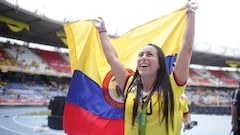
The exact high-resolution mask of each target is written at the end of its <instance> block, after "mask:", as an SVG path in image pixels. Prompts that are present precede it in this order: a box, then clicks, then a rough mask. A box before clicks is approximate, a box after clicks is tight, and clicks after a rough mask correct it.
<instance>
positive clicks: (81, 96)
mask: <svg viewBox="0 0 240 135" xmlns="http://www.w3.org/2000/svg"><path fill="white" fill-rule="evenodd" d="M185 21H186V11H185V8H182V9H179V10H176V11H174V12H172V13H170V14H168V15H165V16H162V17H160V18H157V19H155V20H152V21H150V22H148V23H145V24H143V25H141V26H138V27H136V28H133V29H131V30H130V31H128V32H127V33H125V34H124V35H123V36H121V37H119V38H111V42H112V44H113V45H114V47H115V49H116V50H117V53H118V55H119V59H120V60H121V61H122V63H123V64H124V65H125V67H126V69H127V70H128V71H129V72H130V73H131V74H134V72H133V71H135V69H136V64H137V62H136V58H137V54H138V52H139V50H140V48H141V47H142V46H143V45H145V44H148V43H153V44H156V45H159V46H160V47H161V48H162V49H163V51H164V53H165V55H166V59H167V61H168V64H169V65H170V66H169V67H171V65H172V63H173V61H174V55H175V54H176V53H177V51H178V50H179V47H180V43H181V39H182V35H183V31H184V27H185ZM64 30H65V33H66V37H67V42H68V48H69V54H70V55H69V57H70V62H71V69H72V72H73V76H72V79H71V82H70V88H69V92H68V95H67V99H66V103H65V107H64V116H63V129H64V131H65V132H66V133H67V134H68V135H123V130H124V129H123V127H124V126H123V124H124V122H123V114H124V113H123V99H122V96H121V94H120V93H119V88H118V87H117V85H116V82H115V79H114V77H113V75H112V73H111V69H110V66H109V65H108V63H107V61H106V58H105V56H104V54H103V50H102V47H101V42H100V37H99V33H98V31H97V29H96V28H95V27H94V25H93V24H92V22H91V21H76V22H73V23H69V24H66V25H65V26H64ZM169 70H171V68H169Z"/></svg>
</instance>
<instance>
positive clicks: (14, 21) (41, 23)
mask: <svg viewBox="0 0 240 135" xmlns="http://www.w3.org/2000/svg"><path fill="white" fill-rule="evenodd" d="M6 24H7V25H6ZM16 25H17V26H16ZM9 27H11V28H12V29H13V30H12V29H10V28H9ZM20 27H23V29H22V30H21V31H19V32H14V31H16V30H17V29H18V28H19V29H20ZM61 33H64V30H63V23H60V22H57V21H55V20H52V19H50V18H47V17H45V16H40V15H37V14H36V13H32V12H29V11H27V10H25V9H22V8H20V7H18V6H17V5H13V4H11V3H9V2H7V1H5V0H1V1H0V36H2V37H7V38H11V39H17V40H22V41H27V42H32V43H38V44H45V45H51V46H56V47H60V48H67V46H66V45H65V44H64V42H63V41H62V39H61V38H64V37H63V35H62V34H61Z"/></svg>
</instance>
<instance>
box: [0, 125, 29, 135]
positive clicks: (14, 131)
mask: <svg viewBox="0 0 240 135" xmlns="http://www.w3.org/2000/svg"><path fill="white" fill-rule="evenodd" d="M0 127H1V128H3V129H5V130H8V131H10V132H13V133H16V134H19V135H27V134H24V133H22V132H19V131H17V130H13V129H10V128H7V127H4V126H3V125H0Z"/></svg>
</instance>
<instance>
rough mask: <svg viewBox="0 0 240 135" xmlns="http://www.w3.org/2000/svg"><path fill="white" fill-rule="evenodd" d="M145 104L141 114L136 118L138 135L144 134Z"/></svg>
mask: <svg viewBox="0 0 240 135" xmlns="http://www.w3.org/2000/svg"><path fill="white" fill-rule="evenodd" d="M146 119H147V104H143V107H142V112H141V113H140V114H139V116H138V128H139V129H138V131H139V135H145V134H146Z"/></svg>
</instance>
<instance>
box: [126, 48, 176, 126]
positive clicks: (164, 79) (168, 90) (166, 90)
mask: <svg viewBox="0 0 240 135" xmlns="http://www.w3.org/2000/svg"><path fill="white" fill-rule="evenodd" d="M147 45H149V46H153V47H154V48H156V50H157V55H158V60H159V65H160V68H159V69H158V71H157V79H156V80H155V84H154V86H153V89H152V91H151V92H150V94H149V95H150V96H151V95H152V94H153V92H154V91H157V92H158V100H159V101H160V94H161V93H162V94H163V119H162V121H163V120H164V119H165V122H166V128H167V129H166V130H167V131H168V130H169V121H168V118H169V115H170V116H171V117H170V118H171V124H172V127H173V114H174V101H173V100H174V97H173V96H174V95H173V90H172V87H171V84H170V79H169V72H168V65H167V64H166V60H165V55H164V53H163V51H162V49H161V48H160V47H158V46H157V45H154V44H147ZM135 86H137V94H136V97H135V99H134V105H133V111H132V126H133V125H134V122H135V119H136V116H137V109H138V103H139V101H140V98H141V90H142V89H143V84H142V81H141V77H140V75H139V72H138V69H136V71H135V75H134V77H133V80H132V82H131V83H130V85H129V87H128V89H127V93H128V92H130V91H131V89H132V88H133V87H135ZM150 98H151V97H150ZM158 104H159V112H160V105H161V103H160V102H158ZM169 110H170V111H169ZM162 121H160V122H162Z"/></svg>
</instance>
